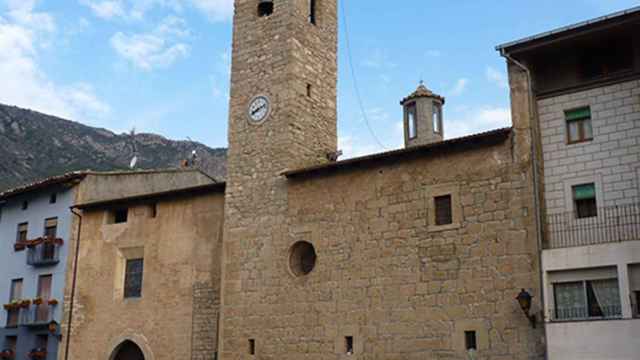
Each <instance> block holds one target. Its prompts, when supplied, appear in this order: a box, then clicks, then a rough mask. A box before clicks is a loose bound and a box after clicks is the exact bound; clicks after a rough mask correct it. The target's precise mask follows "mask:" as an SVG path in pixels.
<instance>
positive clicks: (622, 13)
mask: <svg viewBox="0 0 640 360" xmlns="http://www.w3.org/2000/svg"><path fill="white" fill-rule="evenodd" d="M633 13H640V6H636V7H633V8H630V9H627V10H622V11H618V12H615V13H612V14H609V15H605V16H600V17H597V18H594V19H591V20H586V21H582V22H579V23H576V24H572V25H568V26H563V27H561V28H558V29H555V30H551V31H546V32H543V33H540V34H537V35H532V36H528V37H525V38H522V39H520V40H515V41H511V42H507V43H504V44H501V45H498V46H496V50H497V51H503V50H506V49H508V48H511V47H514V46H516V45H522V44H526V43H528V42H531V41H535V40H541V39H544V38H546V37H549V36H553V35H558V34H561V33H563V32H567V31H571V30H576V29H579V28H581V27H585V26H589V25H594V24H598V23H601V22H604V21H607V20H611V19H615V18H619V17H621V16H625V15H630V14H633Z"/></svg>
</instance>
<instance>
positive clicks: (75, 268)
mask: <svg viewBox="0 0 640 360" xmlns="http://www.w3.org/2000/svg"><path fill="white" fill-rule="evenodd" d="M70 210H71V213H72V214H73V215H75V216H76V217H77V218H78V234H77V235H76V253H75V255H74V258H73V280H72V281H71V298H70V299H69V319H68V320H67V343H66V344H65V350H64V359H65V360H69V344H70V343H71V321H72V319H73V305H74V301H75V298H76V282H77V279H78V258H79V251H80V233H81V232H82V214H81V213H78V212H76V209H75V207H73V206H72V207H71V208H70Z"/></svg>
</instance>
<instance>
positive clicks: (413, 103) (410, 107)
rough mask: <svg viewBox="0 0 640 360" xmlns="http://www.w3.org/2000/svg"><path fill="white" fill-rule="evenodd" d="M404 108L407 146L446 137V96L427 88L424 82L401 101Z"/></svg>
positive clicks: (429, 142) (427, 142)
mask: <svg viewBox="0 0 640 360" xmlns="http://www.w3.org/2000/svg"><path fill="white" fill-rule="evenodd" d="M400 105H402V107H403V110H404V121H403V123H404V144H405V147H411V146H417V145H426V144H431V143H435V142H440V141H442V140H443V138H444V128H443V121H442V107H443V106H444V98H443V97H442V96H440V95H438V94H435V93H434V92H432V91H431V90H429V89H427V87H426V86H424V84H423V83H422V82H420V85H419V86H418V88H417V89H416V91H414V92H413V93H412V94H411V95H409V96H407V97H406V98H404V99H402V101H401V102H400Z"/></svg>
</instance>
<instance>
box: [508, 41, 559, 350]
mask: <svg viewBox="0 0 640 360" xmlns="http://www.w3.org/2000/svg"><path fill="white" fill-rule="evenodd" d="M500 55H502V57H504V58H505V59H507V60H508V61H510V62H512V63H513V64H515V65H516V66H517V67H519V68H520V69H522V70H523V71H524V72H525V74H526V75H527V86H528V90H527V92H528V95H529V119H531V120H530V121H531V124H530V126H529V134H530V136H531V160H532V163H533V192H534V197H533V202H534V207H535V218H536V233H537V238H538V239H537V240H538V241H537V242H538V262H539V263H540V271H539V272H538V276H539V281H540V304H541V305H542V326H543V329H544V337H545V348H547V349H548V347H549V341H548V340H549V339H548V338H547V331H546V328H545V317H546V307H545V287H544V282H543V281H544V278H543V275H542V272H543V271H544V270H543V266H542V238H543V236H544V234H543V231H542V208H541V206H540V198H541V191H540V183H539V182H538V180H539V179H540V174H539V172H538V163H539V159H538V152H537V151H536V142H537V140H538V139H537V137H536V132H535V131H534V126H537V123H536V124H534V123H533V120H534V118H535V117H536V116H535V111H534V104H535V96H534V95H533V81H532V77H531V71H530V70H529V68H528V67H527V66H526V65H524V64H522V63H521V62H519V61H518V60H516V59H514V58H513V57H511V55H509V54H508V53H507V52H506V51H505V49H500ZM544 356H545V359H547V358H548V351H546V350H545V354H544Z"/></svg>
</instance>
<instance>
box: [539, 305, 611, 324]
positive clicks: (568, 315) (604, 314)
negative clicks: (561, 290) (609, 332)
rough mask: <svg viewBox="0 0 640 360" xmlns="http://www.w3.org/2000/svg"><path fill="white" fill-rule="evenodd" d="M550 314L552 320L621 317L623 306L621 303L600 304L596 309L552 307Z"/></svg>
mask: <svg viewBox="0 0 640 360" xmlns="http://www.w3.org/2000/svg"><path fill="white" fill-rule="evenodd" d="M550 315H551V320H552V321H576V320H599V319H619V318H621V317H622V307H621V306H620V305H609V306H602V305H600V306H598V307H597V308H596V309H591V311H590V309H589V308H588V307H586V306H584V307H573V308H556V309H550Z"/></svg>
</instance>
